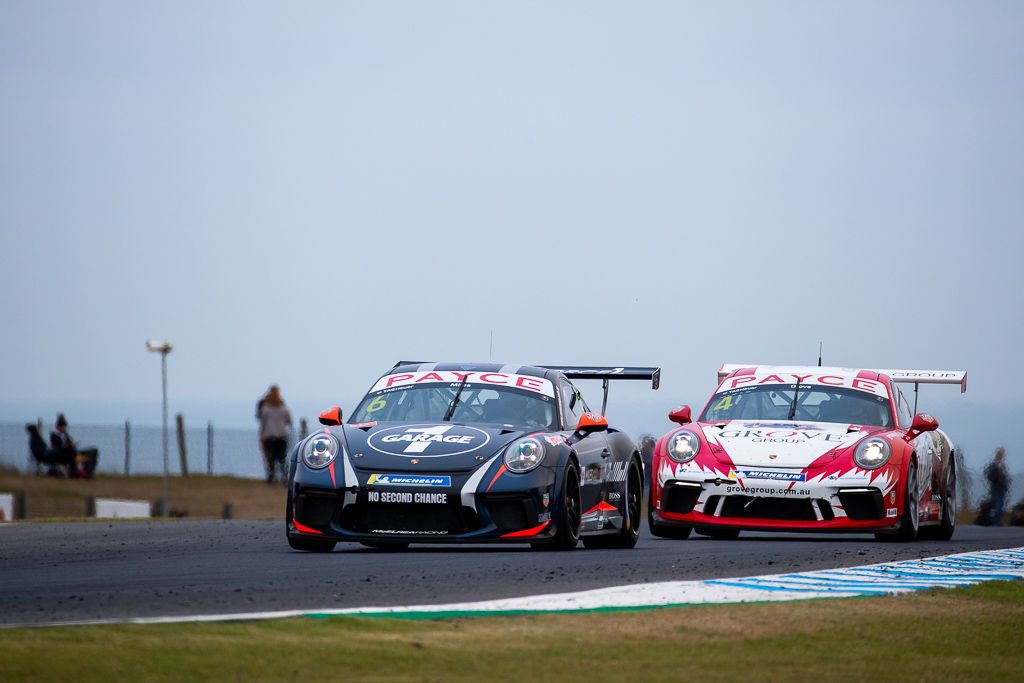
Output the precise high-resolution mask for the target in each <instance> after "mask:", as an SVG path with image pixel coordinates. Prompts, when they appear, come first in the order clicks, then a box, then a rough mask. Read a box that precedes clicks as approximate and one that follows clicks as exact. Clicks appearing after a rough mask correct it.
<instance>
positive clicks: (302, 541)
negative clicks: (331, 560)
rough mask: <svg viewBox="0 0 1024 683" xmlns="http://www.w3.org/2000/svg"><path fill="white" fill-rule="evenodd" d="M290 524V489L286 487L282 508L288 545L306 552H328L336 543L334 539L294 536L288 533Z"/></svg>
mask: <svg viewBox="0 0 1024 683" xmlns="http://www.w3.org/2000/svg"><path fill="white" fill-rule="evenodd" d="M291 526H292V491H291V487H289V488H288V501H287V502H286V503H285V510H284V532H285V535H287V537H288V545H290V546H291V547H292V548H293V549H294V550H304V551H305V552H307V553H329V552H331V551H332V550H334V546H335V545H337V542H336V541H325V540H322V539H319V538H294V537H292V536H291V535H290V533H289V532H290V527H291Z"/></svg>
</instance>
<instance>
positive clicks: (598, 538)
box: [286, 362, 660, 552]
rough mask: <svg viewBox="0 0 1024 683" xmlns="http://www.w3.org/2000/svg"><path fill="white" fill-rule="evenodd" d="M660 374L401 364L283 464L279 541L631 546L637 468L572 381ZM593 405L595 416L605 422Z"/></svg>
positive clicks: (622, 437) (307, 546) (633, 452)
mask: <svg viewBox="0 0 1024 683" xmlns="http://www.w3.org/2000/svg"><path fill="white" fill-rule="evenodd" d="M659 375H660V370H659V369H658V368H628V367H565V366H563V367H534V366H518V365H500V364H495V363H485V364H458V363H446V364H442V363H407V362H402V363H399V364H398V365H396V366H395V367H394V368H392V369H391V370H390V371H389V372H387V373H386V374H384V375H383V376H381V377H380V379H378V380H377V381H376V382H375V383H374V385H373V386H372V387H371V388H370V390H369V392H367V394H366V396H365V397H364V398H363V400H362V401H361V402H360V404H359V407H358V408H357V409H356V411H355V413H354V415H353V416H352V418H351V419H350V421H349V422H348V423H347V424H342V418H341V410H340V408H337V407H334V408H331V409H329V410H327V411H325V412H324V413H323V414H321V416H320V421H321V423H323V424H324V425H325V427H324V429H323V430H321V431H319V432H316V433H314V434H312V435H310V436H309V437H307V438H306V439H304V440H302V441H301V442H300V443H299V444H298V445H297V446H296V447H295V449H294V450H293V452H292V454H291V456H290V458H289V471H290V475H289V484H288V504H287V511H286V519H287V534H288V543H289V544H290V545H291V546H292V547H293V548H295V549H297V550H307V551H312V552H329V551H331V550H333V549H334V546H335V544H336V543H337V542H338V541H358V542H360V543H362V544H364V545H368V546H371V547H376V548H381V549H392V550H393V549H402V548H405V547H407V546H408V545H409V544H410V543H529V544H531V546H533V547H534V548H538V549H541V548H552V549H571V548H574V547H576V544H577V541H578V540H579V539H580V538H582V539H583V544H584V545H585V546H586V547H588V548H608V547H619V548H631V547H633V546H634V545H635V544H636V540H637V534H638V531H639V525H640V520H641V518H642V513H641V502H640V501H641V496H642V494H643V480H644V475H643V465H642V464H641V460H640V455H639V452H638V449H637V447H636V445H635V444H634V443H633V441H632V439H630V438H629V436H627V435H626V434H625V433H623V432H620V431H618V430H616V429H613V428H611V427H609V426H608V422H607V421H606V420H605V418H604V417H603V416H602V415H601V414H598V413H594V412H592V411H591V410H590V409H589V408H588V406H587V404H586V402H585V401H584V400H583V397H582V395H581V394H580V392H579V390H578V389H577V388H576V387H575V386H574V385H573V383H572V381H571V380H572V379H601V380H604V383H603V384H604V400H605V405H607V398H608V381H609V380H618V379H645V380H649V381H651V383H652V387H653V388H655V389H657V388H658V383H659ZM604 409H605V408H604V406H602V412H603V411H604Z"/></svg>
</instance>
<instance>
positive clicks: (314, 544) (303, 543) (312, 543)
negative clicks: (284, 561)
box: [288, 536, 337, 553]
mask: <svg viewBox="0 0 1024 683" xmlns="http://www.w3.org/2000/svg"><path fill="white" fill-rule="evenodd" d="M288 545H290V546H291V547H292V548H294V549H295V550H304V551H306V552H307V553H329V552H331V551H332V550H334V546H335V545H337V543H336V542H335V541H321V540H320V539H318V538H294V537H291V536H289V537H288Z"/></svg>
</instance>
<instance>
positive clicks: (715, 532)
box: [693, 526, 740, 541]
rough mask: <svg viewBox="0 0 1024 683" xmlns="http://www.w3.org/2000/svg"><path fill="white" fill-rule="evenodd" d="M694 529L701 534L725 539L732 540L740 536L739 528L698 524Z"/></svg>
mask: <svg viewBox="0 0 1024 683" xmlns="http://www.w3.org/2000/svg"><path fill="white" fill-rule="evenodd" d="M693 530H694V531H696V532H697V533H698V534H700V535H701V536H710V537H711V538H718V539H721V540H723V541H731V540H733V539H735V538H739V537H740V530H739V529H719V528H717V527H712V526H698V527H694V529H693Z"/></svg>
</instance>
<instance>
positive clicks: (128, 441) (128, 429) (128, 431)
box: [124, 420, 132, 477]
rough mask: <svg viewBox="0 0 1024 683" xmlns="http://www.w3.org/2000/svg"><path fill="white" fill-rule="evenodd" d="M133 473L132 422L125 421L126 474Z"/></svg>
mask: <svg viewBox="0 0 1024 683" xmlns="http://www.w3.org/2000/svg"><path fill="white" fill-rule="evenodd" d="M131 473H132V423H131V422H129V421H128V420H125V421H124V476H126V477H127V476H129V475H131Z"/></svg>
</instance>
